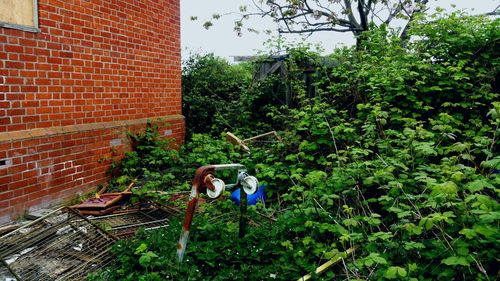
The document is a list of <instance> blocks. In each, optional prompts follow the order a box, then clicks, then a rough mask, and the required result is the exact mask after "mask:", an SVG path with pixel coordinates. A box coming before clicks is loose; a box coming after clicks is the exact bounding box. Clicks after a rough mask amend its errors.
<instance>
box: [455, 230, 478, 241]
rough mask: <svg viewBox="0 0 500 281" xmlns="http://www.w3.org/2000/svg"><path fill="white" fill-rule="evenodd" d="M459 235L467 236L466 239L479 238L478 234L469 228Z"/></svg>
mask: <svg viewBox="0 0 500 281" xmlns="http://www.w3.org/2000/svg"><path fill="white" fill-rule="evenodd" d="M459 233H460V234H462V235H465V237H467V239H472V238H474V237H476V236H477V234H476V232H475V231H474V230H473V229H469V228H464V229H462V230H460V232H459Z"/></svg>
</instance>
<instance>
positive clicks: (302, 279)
mask: <svg viewBox="0 0 500 281" xmlns="http://www.w3.org/2000/svg"><path fill="white" fill-rule="evenodd" d="M355 249H356V247H352V248H349V249H347V251H345V252H344V253H345V254H346V255H347V256H349V255H350V254H352V253H353V252H354V250H355ZM343 259H344V258H343V257H342V256H341V255H340V254H339V255H337V256H336V257H334V258H333V259H331V260H329V261H327V262H325V263H324V264H322V265H320V266H319V267H318V268H316V271H315V272H316V274H321V273H323V272H325V271H326V270H327V269H328V268H330V267H332V266H333V265H334V264H336V263H338V262H339V261H341V260H343ZM311 277H312V275H311V274H307V275H304V276H302V277H300V278H299V279H297V281H306V280H309V279H311Z"/></svg>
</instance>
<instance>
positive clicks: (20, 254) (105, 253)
mask: <svg viewBox="0 0 500 281" xmlns="http://www.w3.org/2000/svg"><path fill="white" fill-rule="evenodd" d="M179 213H181V211H180V210H178V209H176V208H173V207H168V206H163V205H158V204H151V205H148V206H147V207H144V208H137V209H128V210H125V211H121V212H117V213H116V214H113V215H107V216H100V217H89V218H87V217H84V216H82V215H80V214H79V213H78V212H77V211H75V210H74V209H71V208H61V209H58V210H56V211H54V212H52V213H50V214H47V215H46V216H43V217H41V218H39V219H37V220H35V221H33V222H31V223H29V224H27V225H25V226H23V227H21V228H19V229H17V230H15V231H13V232H11V233H8V234H6V235H4V236H2V237H0V260H1V263H0V277H2V279H0V280H2V281H3V280H19V281H21V280H30V281H31V280H37V281H53V280H64V281H66V280H84V279H85V278H86V277H87V275H88V274H89V273H91V272H94V271H97V270H99V269H101V268H104V267H107V268H110V267H113V264H114V255H113V253H112V251H111V247H112V246H113V244H114V243H115V242H116V240H117V239H127V238H130V237H132V236H133V235H134V233H135V232H137V231H138V230H139V229H141V228H143V229H146V230H151V229H157V228H161V227H167V226H168V224H169V221H170V219H171V218H172V217H173V216H175V215H177V214H179Z"/></svg>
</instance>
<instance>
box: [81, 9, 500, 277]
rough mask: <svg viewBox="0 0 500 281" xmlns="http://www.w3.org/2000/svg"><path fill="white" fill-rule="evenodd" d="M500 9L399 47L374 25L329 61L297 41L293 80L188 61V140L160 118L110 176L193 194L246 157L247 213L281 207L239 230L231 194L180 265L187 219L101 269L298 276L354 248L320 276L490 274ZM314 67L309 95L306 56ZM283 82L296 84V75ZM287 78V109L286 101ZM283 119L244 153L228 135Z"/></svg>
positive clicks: (498, 131) (121, 251)
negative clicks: (257, 186) (207, 169)
mask: <svg viewBox="0 0 500 281" xmlns="http://www.w3.org/2000/svg"><path fill="white" fill-rule="evenodd" d="M499 23H500V22H499V20H490V19H487V18H483V17H468V16H465V15H462V14H452V15H447V16H439V17H430V18H428V19H421V20H417V21H415V24H414V25H413V28H412V30H411V32H412V35H413V38H414V39H413V40H412V41H411V42H410V43H409V44H407V45H405V44H402V42H400V41H399V40H398V38H397V37H396V36H393V35H392V34H391V33H390V32H389V31H387V30H384V29H383V28H381V29H376V30H373V31H371V32H368V33H366V37H365V38H364V40H362V42H363V46H362V47H361V48H360V49H357V50H356V49H354V48H344V49H338V50H336V51H335V53H334V54H332V55H331V56H330V57H329V59H331V60H333V61H336V62H337V63H336V65H335V66H333V67H332V66H325V65H323V64H322V63H321V62H322V61H323V59H322V58H321V57H319V55H318V54H316V53H314V52H312V51H309V50H308V49H307V48H303V47H298V48H294V49H290V51H289V54H290V58H289V60H288V61H287V63H288V65H289V71H290V73H289V81H288V82H287V81H282V80H280V79H279V78H278V77H269V78H268V79H266V80H264V81H261V82H259V83H253V82H252V67H251V65H246V64H243V65H229V64H228V63H227V62H225V61H224V60H222V59H219V58H216V57H214V56H212V55H199V56H194V57H192V58H191V59H190V60H188V61H187V62H186V64H185V68H184V71H183V83H184V84H183V96H184V107H185V108H184V114H185V115H186V117H187V124H188V130H189V137H188V141H187V142H186V144H185V145H184V146H183V147H182V148H181V150H180V151H179V152H176V151H169V150H165V149H164V147H165V145H166V143H164V142H163V141H161V140H159V139H158V138H157V135H156V133H155V131H154V130H153V129H150V130H148V131H147V132H146V133H145V134H143V135H140V136H132V138H134V139H135V143H136V144H137V145H136V149H135V150H134V151H133V152H131V153H129V154H128V156H127V157H126V158H125V159H124V160H123V161H122V162H121V163H118V164H117V165H116V166H115V167H114V168H115V172H118V174H117V175H116V176H117V177H116V178H115V180H114V181H113V182H114V184H115V185H120V184H125V183H126V182H127V181H128V180H130V179H132V178H134V177H136V176H139V177H140V178H141V181H142V182H143V183H144V186H143V188H142V189H141V191H140V194H139V193H138V194H137V196H141V197H144V196H148V197H153V198H155V199H156V200H160V201H161V200H167V199H168V195H158V194H159V193H156V192H154V191H156V190H165V191H168V192H173V191H181V190H182V191H187V190H189V189H190V180H191V178H192V176H193V174H194V170H195V169H196V168H197V167H199V166H201V165H204V164H221V163H242V164H245V165H246V166H247V167H249V168H251V170H252V171H254V172H255V173H254V174H256V176H257V178H258V179H259V180H260V181H261V182H262V183H265V184H266V185H267V186H268V189H267V193H268V198H269V200H268V201H267V202H266V204H265V205H264V204H260V205H257V206H254V207H252V208H251V209H250V216H252V215H255V216H258V215H257V212H258V213H261V214H267V215H270V216H273V217H274V218H276V221H275V222H273V223H269V225H266V226H265V227H251V228H249V231H248V233H247V235H246V237H245V239H238V237H237V235H238V228H237V223H236V222H231V221H228V220H213V219H212V218H213V217H216V216H217V215H219V214H221V213H224V212H234V208H235V207H234V206H233V205H232V203H231V202H229V201H228V200H219V201H216V202H215V203H213V204H209V205H207V206H206V207H205V208H204V211H203V213H202V215H199V216H198V217H196V218H195V221H194V227H193V232H192V236H191V239H190V242H189V247H188V250H187V253H186V255H187V256H186V261H185V262H184V263H183V264H179V263H177V261H176V259H175V244H176V242H177V239H178V236H179V232H180V222H179V221H176V222H173V223H172V225H171V227H169V228H167V229H164V230H159V231H154V232H148V233H145V232H144V233H139V234H138V235H137V237H136V238H137V239H136V240H133V241H122V242H119V243H118V244H117V245H116V246H115V252H116V254H117V256H118V267H117V268H113V269H111V270H107V271H103V272H99V273H97V274H95V275H94V276H92V277H91V278H90V279H92V280H165V279H173V280H179V279H180V280H212V279H213V280H274V279H276V280H296V279H297V278H299V277H301V276H303V275H304V274H306V273H309V272H312V271H314V269H315V268H316V267H317V266H318V265H319V264H322V263H324V262H325V261H327V260H329V259H331V258H333V257H335V256H338V255H342V252H344V251H345V250H346V249H348V248H351V247H355V248H356V251H355V253H354V254H353V255H350V256H347V257H345V259H344V260H343V261H342V262H341V263H339V264H338V265H336V266H334V267H332V268H331V269H330V270H328V271H327V272H326V273H324V274H322V275H320V276H313V278H315V280H332V279H334V280H344V279H350V280H385V279H400V280H495V279H497V278H499V272H498V264H499V260H498V257H499V256H500V253H499V249H500V245H499V244H500V243H499V238H500V232H499V219H500V212H499V211H500V206H499V203H498V202H499V186H500V177H499V170H500V155H499V151H500V149H499V145H498V144H499V137H500V94H499V92H498V89H499V84H498V73H499V66H500V64H499V63H500V60H499V58H498V53H500V48H499V38H500V26H499ZM306 62H307V63H308V64H311V63H315V64H316V65H317V70H316V74H315V80H316V96H315V97H314V98H310V97H308V96H307V94H306V89H305V87H304V81H303V79H302V72H301V69H300V66H301V65H303V64H304V63H306ZM287 83H288V84H287ZM287 86H289V87H290V89H291V92H292V93H293V97H294V99H293V104H292V105H291V106H288V107H287V106H285V105H283V104H282V100H283V98H282V97H283V89H284V88H286V87H287ZM271 129H274V130H278V132H279V134H280V136H281V137H282V139H283V141H281V142H277V143H268V144H266V145H263V146H260V147H252V153H251V154H246V153H244V152H243V151H241V150H239V149H238V148H235V147H233V146H232V145H231V144H229V143H227V142H226V141H225V140H224V139H223V137H222V133H223V132H225V131H227V130H229V131H232V132H235V133H236V134H237V135H241V136H251V135H255V134H257V133H260V132H265V131H268V130H271Z"/></svg>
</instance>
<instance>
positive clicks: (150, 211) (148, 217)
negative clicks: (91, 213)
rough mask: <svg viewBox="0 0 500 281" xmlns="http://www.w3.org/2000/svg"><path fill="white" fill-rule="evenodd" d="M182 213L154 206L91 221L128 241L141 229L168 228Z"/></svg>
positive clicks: (95, 218) (166, 207)
mask: <svg viewBox="0 0 500 281" xmlns="http://www.w3.org/2000/svg"><path fill="white" fill-rule="evenodd" d="M181 213H182V212H181V211H180V210H179V209H176V208H172V207H168V206H163V205H156V204H154V205H153V206H151V207H150V208H146V209H137V210H131V211H128V212H123V213H117V214H113V215H107V216H99V217H92V218H89V219H90V220H91V221H92V222H94V223H95V224H97V225H99V226H100V227H101V228H102V229H104V230H105V231H106V232H108V233H110V234H112V235H114V236H116V237H118V238H119V239H127V238H130V237H132V236H133V235H134V233H135V232H137V231H138V230H139V229H141V228H144V229H146V230H152V229H157V228H162V227H167V226H168V224H169V222H170V219H171V218H172V217H174V216H176V215H179V214H181Z"/></svg>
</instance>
